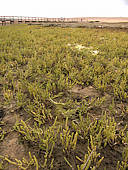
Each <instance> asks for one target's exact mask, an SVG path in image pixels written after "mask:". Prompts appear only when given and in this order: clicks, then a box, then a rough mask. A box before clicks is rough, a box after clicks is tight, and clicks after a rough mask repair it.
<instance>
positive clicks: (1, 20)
mask: <svg viewBox="0 0 128 170" xmlns="http://www.w3.org/2000/svg"><path fill="white" fill-rule="evenodd" d="M34 22H37V23H41V22H82V18H45V17H24V16H0V24H2V25H6V24H18V23H34Z"/></svg>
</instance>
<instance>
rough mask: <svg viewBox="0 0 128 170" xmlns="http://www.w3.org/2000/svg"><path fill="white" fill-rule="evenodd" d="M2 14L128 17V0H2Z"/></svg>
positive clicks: (0, 2) (0, 10)
mask: <svg viewBox="0 0 128 170" xmlns="http://www.w3.org/2000/svg"><path fill="white" fill-rule="evenodd" d="M0 7H1V8H0V16H31V17H52V18H54V17H69V18H70V17H128V0H1V1H0Z"/></svg>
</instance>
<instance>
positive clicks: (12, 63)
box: [0, 25, 128, 170]
mask: <svg viewBox="0 0 128 170" xmlns="http://www.w3.org/2000/svg"><path fill="white" fill-rule="evenodd" d="M69 44H70V45H69ZM76 45H77V47H79V48H76ZM127 47H128V33H127V32H123V31H116V30H107V29H99V30H98V29H85V28H84V29H83V28H74V29H72V28H52V27H51V28H50V27H49V28H45V27H40V26H26V25H10V26H3V27H2V26H0V87H1V88H0V97H1V101H2V104H1V108H3V106H4V108H7V109H8V110H9V109H10V106H12V104H13V103H15V105H16V108H14V109H15V112H16V114H19V113H18V111H19V110H20V113H23V114H22V116H21V117H20V119H21V120H20V121H19V120H18V121H16V123H15V125H14V126H13V131H15V132H16V133H18V134H19V136H20V138H19V141H20V142H21V143H22V144H23V145H25V146H27V148H28V149H27V151H26V152H27V153H25V154H28V153H29V154H28V155H29V158H28V160H26V159H25V158H23V159H22V160H19V159H17V158H15V159H12V158H11V156H6V155H1V157H0V161H1V162H0V168H3V166H5V165H6V163H5V162H7V163H9V164H13V165H15V166H16V167H18V168H19V169H26V170H27V169H33V168H35V169H36V170H38V169H42V168H43V169H57V168H58V169H59V168H60V169H64V168H65V169H69V168H70V169H72V170H75V169H77V170H87V169H93V170H94V169H103V168H106V169H107V168H108V167H107V166H108V165H107V163H106V162H107V161H106V160H107V158H106V157H105V155H103V152H102V151H103V149H106V148H107V146H110V147H111V148H112V149H113V151H112V152H113V153H114V152H116V149H115V148H119V150H120V148H121V154H122V156H121V157H119V158H118V157H116V163H114V164H113V167H112V168H114V169H116V168H117V169H120V170H126V169H127V168H128V127H127V124H128V119H127V118H128V103H127V101H128V49H127ZM93 52H94V53H95V54H93ZM75 86H79V87H81V88H82V89H84V88H85V87H86V88H88V87H90V86H91V88H93V89H95V90H96V91H97V94H98V96H95V97H94V96H92V95H91V96H90V94H87V93H86V92H85V94H84V93H83V94H80V93H75V92H72V88H73V87H75ZM107 96H110V97H109V99H108V98H107ZM10 114H11V113H10ZM7 126H8V124H6V125H1V124H0V142H1V143H2V142H3V140H4V138H5V130H4V128H6V127H7ZM10 133H11V132H10ZM83 146H84V147H83ZM56 150H58V152H59V158H58V157H57V155H58V154H57V153H56ZM108 152H110V150H108ZM60 158H61V161H60V162H61V163H62V165H61V166H60V167H59V163H60V162H58V163H57V159H58V160H60ZM110 159H112V160H113V159H114V157H113V156H112V155H111V158H110ZM6 166H7V165H6ZM8 166H9V165H8Z"/></svg>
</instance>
